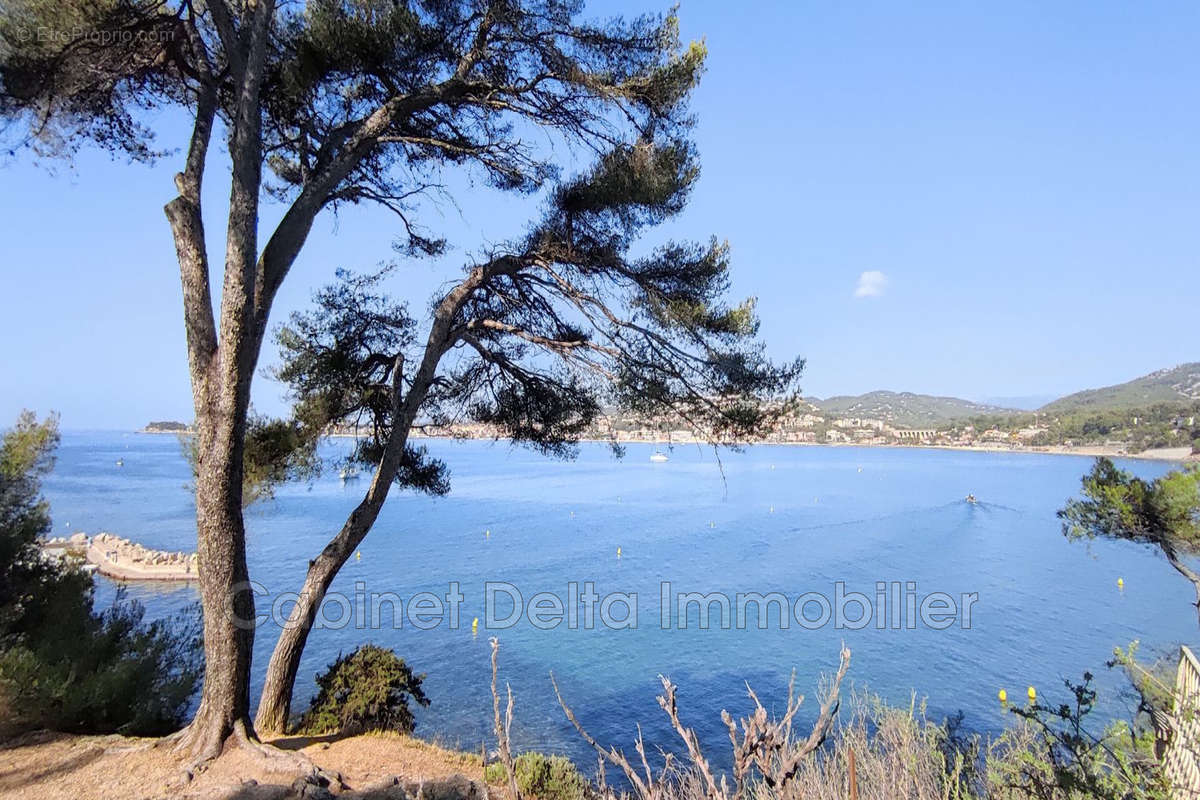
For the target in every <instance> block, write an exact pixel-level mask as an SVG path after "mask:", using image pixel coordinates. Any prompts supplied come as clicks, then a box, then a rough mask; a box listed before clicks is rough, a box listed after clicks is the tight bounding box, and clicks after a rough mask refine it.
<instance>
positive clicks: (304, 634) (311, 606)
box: [254, 431, 408, 734]
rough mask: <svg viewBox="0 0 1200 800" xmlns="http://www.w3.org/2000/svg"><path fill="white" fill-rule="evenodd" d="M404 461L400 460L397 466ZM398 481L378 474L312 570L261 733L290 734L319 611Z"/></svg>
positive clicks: (273, 668)
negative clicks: (302, 668) (310, 635)
mask: <svg viewBox="0 0 1200 800" xmlns="http://www.w3.org/2000/svg"><path fill="white" fill-rule="evenodd" d="M405 434H407V431H405ZM397 438H398V439H399V438H403V439H404V440H407V438H408V437H407V435H405V436H403V437H397ZM403 449H404V448H403V444H401V446H400V447H399V451H400V452H403ZM385 460H391V459H385ZM398 460H399V458H398V454H397V458H396V459H395V461H398ZM395 478H396V467H395V466H391V467H390V468H389V469H380V470H379V471H377V472H376V475H375V478H374V479H373V480H372V482H371V488H370V489H369V490H368V492H367V496H366V497H365V498H364V499H363V501H362V502H361V503H359V504H358V506H357V507H356V508H355V509H354V511H353V512H351V514H350V516H349V518H348V519H347V520H346V522H345V524H344V525H343V526H342V529H341V531H339V532H338V534H337V536H335V537H334V538H333V539H332V540H331V541H330V542H329V544H327V545H325V549H324V550H322V551H321V554H320V555H319V556H317V558H316V559H314V560H313V562H312V563H311V564H310V565H309V567H308V573H307V574H306V575H305V577H304V586H303V588H302V589H301V590H300V597H299V599H297V601H296V606H295V607H294V608H293V609H292V613H291V614H289V615H288V621H287V623H286V624H285V625H284V628H283V630H282V631H281V632H280V634H279V641H278V642H277V643H276V644H275V650H274V651H273V652H272V653H271V661H270V663H269V664H268V665H267V676H266V682H265V683H264V685H263V691H262V696H261V697H260V698H259V701H258V713H257V714H255V716H254V725H255V729H256V730H258V731H260V732H263V733H279V734H282V733H286V731H287V722H288V716H289V714H290V712H291V707H292V692H293V690H294V688H295V686H296V675H297V674H298V673H299V671H300V657H301V656H302V655H303V654H304V646H305V644H307V642H308V632H309V631H310V630H311V629H312V624H313V622H314V621H315V620H316V618H317V610H318V609H319V608H320V607H321V601H323V600H324V599H325V593H326V592H328V591H329V586H330V584H332V583H333V579H334V578H335V577H336V576H337V574H338V571H339V570H340V569H341V568H342V565H343V564H345V563H346V560H347V559H348V558H350V554H351V553H353V552H354V550H355V549H356V548H357V547H358V546H359V544H361V543H362V540H363V539H364V538H366V535H367V533H368V532H369V531H370V530H371V526H372V525H374V524H375V519H376V518H377V517H378V516H379V511H380V509H382V508H383V502H384V500H386V499H387V493H388V489H389V488H390V487H391V484H392V481H394V480H395Z"/></svg>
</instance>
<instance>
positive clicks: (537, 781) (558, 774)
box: [483, 753, 588, 800]
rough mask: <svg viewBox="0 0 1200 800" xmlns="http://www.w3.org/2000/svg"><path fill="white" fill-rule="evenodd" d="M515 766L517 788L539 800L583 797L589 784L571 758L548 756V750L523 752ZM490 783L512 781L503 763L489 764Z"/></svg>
mask: <svg viewBox="0 0 1200 800" xmlns="http://www.w3.org/2000/svg"><path fill="white" fill-rule="evenodd" d="M514 766H515V768H516V773H517V788H519V789H520V790H521V796H522V797H523V798H535V800H582V798H583V797H584V795H585V793H586V792H587V788H588V783H587V780H585V779H584V777H583V776H582V775H581V774H579V770H577V769H576V768H575V765H574V764H572V763H571V761H570V759H567V758H564V757H562V756H548V755H546V754H545V753H523V754H521V755H519V756H517V758H516V760H515V763H514ZM483 777H484V780H486V781H487V782H488V783H492V784H499V783H503V782H505V781H507V780H508V771H507V770H505V769H504V765H503V764H501V763H499V762H494V763H491V764H488V765H487V767H486V768H485V769H484V772H483Z"/></svg>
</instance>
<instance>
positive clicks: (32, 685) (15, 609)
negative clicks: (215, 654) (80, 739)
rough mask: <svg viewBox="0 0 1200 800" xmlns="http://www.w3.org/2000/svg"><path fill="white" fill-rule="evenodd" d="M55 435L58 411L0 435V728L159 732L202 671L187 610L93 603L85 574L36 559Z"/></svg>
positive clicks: (27, 418)
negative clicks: (146, 618)
mask: <svg viewBox="0 0 1200 800" xmlns="http://www.w3.org/2000/svg"><path fill="white" fill-rule="evenodd" d="M57 444H58V427H57V419H56V418H53V417H51V418H49V419H47V420H46V421H45V422H42V423H38V422H37V420H36V419H35V418H34V416H33V415H32V414H30V413H28V412H26V413H23V414H22V415H21V417H20V419H19V420H18V421H17V424H16V426H14V428H13V429H12V430H10V431H9V432H7V433H6V434H5V436H4V439H3V443H2V444H0V553H2V560H0V728H4V729H7V730H9V731H12V730H21V729H28V728H46V727H48V728H53V729H57V730H68V731H78V732H89V733H109V732H113V731H119V732H122V733H131V734H162V733H166V732H169V731H171V730H174V729H175V728H177V727H179V726H180V725H181V724H182V722H183V719H184V715H185V714H186V712H187V710H188V705H189V702H190V700H191V697H192V695H193V694H194V693H195V690H196V688H197V686H198V684H199V680H200V677H201V674H202V669H201V653H200V648H199V627H198V624H197V616H196V614H195V613H190V614H184V615H181V616H180V617H177V618H175V619H171V620H167V621H162V622H153V623H149V624H147V623H144V622H143V619H142V614H143V611H142V608H141V606H139V605H138V604H136V603H130V602H126V601H125V600H124V598H122V597H121V596H118V598H117V600H116V602H114V604H113V606H112V608H110V609H109V610H107V611H105V612H103V613H96V612H94V611H93V609H92V581H91V578H90V577H89V576H88V575H86V574H85V573H83V572H82V571H81V570H80V569H79V568H78V566H77V565H75V564H73V563H70V562H58V561H54V560H50V559H48V558H45V557H43V555H42V553H41V549H40V547H39V546H38V542H37V540H38V538H39V537H40V536H42V535H44V534H45V533H46V532H48V531H49V529H50V517H49V509H48V508H47V506H46V503H45V501H44V500H43V499H42V498H41V478H42V477H43V476H44V475H45V474H46V473H47V472H48V471H49V470H50V469H51V467H52V466H53V463H54V448H55V447H56V445H57Z"/></svg>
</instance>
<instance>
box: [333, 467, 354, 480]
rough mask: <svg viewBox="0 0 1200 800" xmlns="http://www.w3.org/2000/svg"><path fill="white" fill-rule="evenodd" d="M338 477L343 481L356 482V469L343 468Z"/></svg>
mask: <svg viewBox="0 0 1200 800" xmlns="http://www.w3.org/2000/svg"><path fill="white" fill-rule="evenodd" d="M338 477H339V478H341V479H342V480H343V481H356V480H358V468H357V467H343V468H342V471H341V472H339V473H338Z"/></svg>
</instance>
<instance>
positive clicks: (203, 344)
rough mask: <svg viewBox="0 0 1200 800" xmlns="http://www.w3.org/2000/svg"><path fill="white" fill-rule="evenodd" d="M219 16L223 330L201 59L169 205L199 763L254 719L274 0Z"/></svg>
mask: <svg viewBox="0 0 1200 800" xmlns="http://www.w3.org/2000/svg"><path fill="white" fill-rule="evenodd" d="M216 5H217V6H219V8H214V9H211V10H212V11H213V13H214V15H216V16H217V17H218V19H217V20H216V21H217V23H218V27H220V28H222V31H223V34H222V35H223V38H224V39H225V43H226V45H227V48H226V49H227V53H226V55H227V57H228V58H229V59H230V61H231V65H232V67H233V72H234V77H235V82H236V83H237V84H238V96H237V102H236V107H235V113H234V118H233V120H232V123H231V131H230V140H229V151H230V157H231V160H232V162H233V163H232V167H233V169H232V176H231V177H232V180H231V185H230V202H229V217H228V227H227V233H226V252H225V275H224V283H223V288H222V292H221V317H220V328H219V330H218V328H217V325H216V320H215V319H214V312H213V304H212V296H211V291H210V288H209V281H210V276H209V261H208V255H207V250H206V247H205V241H204V224H203V214H202V212H201V192H200V188H201V182H202V179H203V174H204V167H205V163H206V161H207V154H208V146H209V143H210V140H211V138H212V130H213V121H214V116H215V111H216V105H217V97H216V84H215V82H214V81H213V80H212V75H211V72H210V71H208V70H207V68H206V69H204V70H202V73H203V74H204V80H202V83H201V87H200V89H199V93H198V97H197V107H196V120H195V125H194V127H193V130H192V137H191V142H190V144H189V148H188V155H187V161H186V165H185V169H184V171H183V172H182V173H180V174H179V175H177V176H176V179H175V183H176V187H177V188H178V190H179V196H178V197H177V198H175V199H174V200H172V201H171V202H170V203H168V204H167V206H166V209H165V211H166V215H167V220H168V221H169V223H170V225H171V233H172V235H173V237H174V239H175V250H176V255H177V257H178V260H179V269H180V277H181V280H182V284H183V308H184V323H185V327H186V330H187V348H188V366H189V372H190V374H191V380H192V399H193V403H194V406H195V411H196V434H195V435H196V444H197V447H196V551H197V579H198V583H199V589H200V602H201V606H202V607H203V614H204V664H205V668H204V688H203V689H202V690H201V695H200V706H199V708H198V710H197V712H196V716H195V717H194V718H193V719H192V721H191V723H189V725H188V727H187V728H186V729H185V730H184V731H183V732H182V735H181V736H180V738H179V742H178V745H177V748H178V749H179V750H181V751H182V752H184V753H186V754H187V755H188V756H190V757H191V758H192V759H193V762H194V763H196V764H202V763H203V762H206V761H208V760H210V759H212V758H215V757H216V756H218V755H220V753H221V750H222V749H223V747H224V744H225V741H226V740H227V739H228V738H230V737H231V736H234V737H236V738H237V739H238V740H239V741H242V742H249V741H251V740H253V739H254V729H253V726H252V725H251V721H250V665H251V656H252V653H253V645H254V625H255V615H254V595H253V593H252V591H251V588H250V583H249V569H248V567H247V565H246V530H245V524H244V520H243V518H242V477H243V476H242V472H243V449H244V442H245V433H246V416H247V412H248V410H249V405H250V383H251V380H252V378H253V375H254V367H255V365H256V364H257V362H258V354H259V350H260V348H261V342H262V338H261V336H257V335H256V332H257V331H256V326H255V325H254V315H255V308H254V294H255V290H254V280H255V262H256V250H257V242H258V239H257V226H258V206H259V191H260V188H261V183H262V133H261V116H260V115H261V111H260V104H259V87H260V86H261V82H262V74H263V63H264V59H265V54H266V48H267V44H268V34H269V31H270V27H271V22H272V19H273V16H274V0H259V2H257V3H251V4H248V5H247V7H246V11H247V17H248V18H247V19H246V20H244V25H245V35H237V36H235V35H234V34H233V33H232V23H231V21H230V19H229V18H228V15H227V13H226V12H227V9H226V7H225V5H224V4H223V3H218V4H216Z"/></svg>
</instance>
